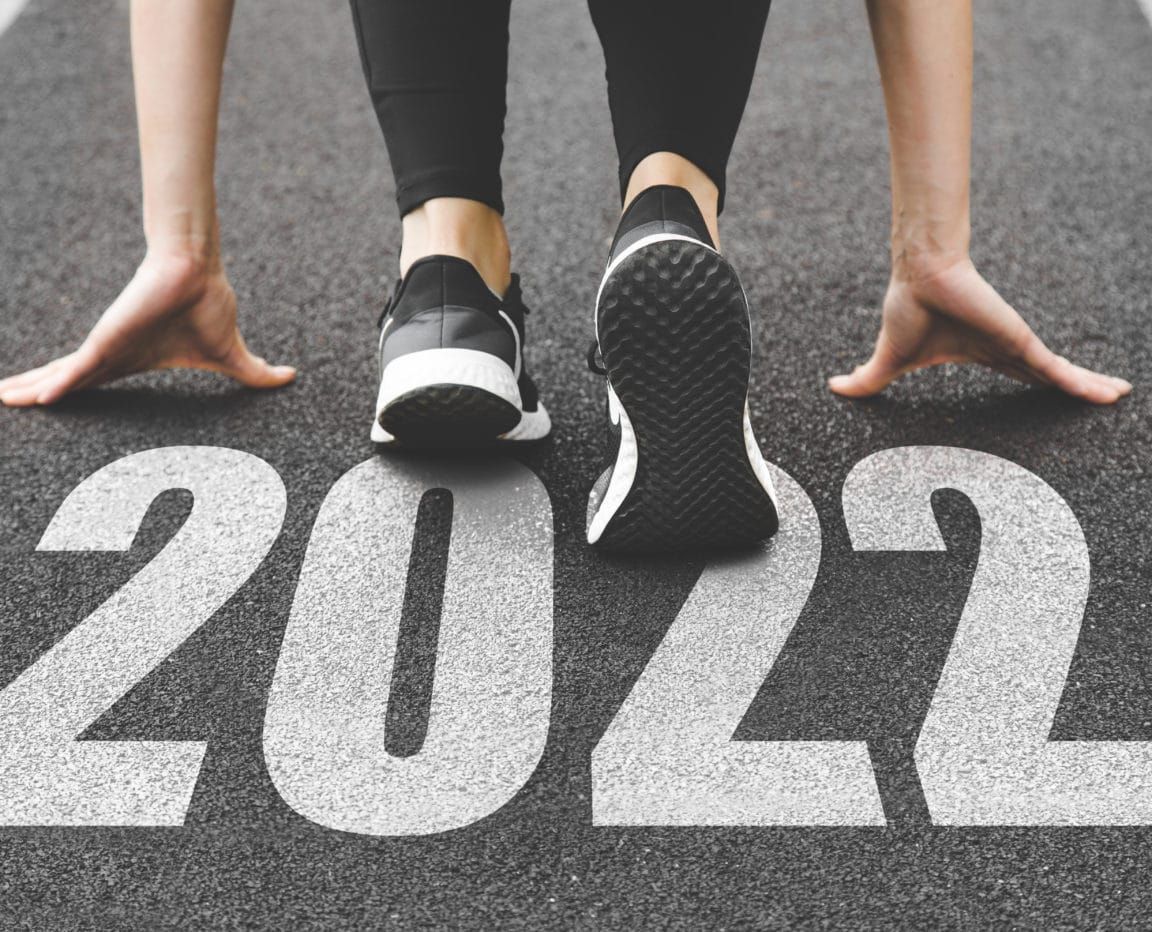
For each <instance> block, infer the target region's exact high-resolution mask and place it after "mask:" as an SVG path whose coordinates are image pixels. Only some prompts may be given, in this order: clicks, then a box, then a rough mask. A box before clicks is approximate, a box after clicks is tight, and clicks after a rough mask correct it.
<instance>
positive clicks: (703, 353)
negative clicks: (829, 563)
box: [588, 185, 778, 551]
mask: <svg viewBox="0 0 1152 932" xmlns="http://www.w3.org/2000/svg"><path fill="white" fill-rule="evenodd" d="M596 340H597V343H596V344H594V345H593V348H592V353H591V354H590V357H591V359H590V362H591V364H592V365H593V367H594V368H596V369H597V371H600V372H602V373H603V374H604V375H606V376H607V379H608V418H609V422H610V425H611V428H612V432H613V435H614V437H615V440H614V444H615V449H614V450H613V455H612V460H611V465H610V466H609V468H608V469H607V470H606V471H605V472H604V474H603V475H601V476H600V478H599V479H598V480H597V482H596V484H595V486H594V487H593V489H592V494H591V496H590V497H589V501H588V542H589V543H591V544H596V545H598V546H601V547H604V548H606V549H612V550H628V551H661V550H664V551H666V550H686V549H696V548H730V547H739V546H745V545H749V544H753V543H755V542H757V541H761V540H764V539H765V538H767V537H770V536H771V535H772V534H774V533H775V532H776V528H777V524H778V521H777V515H776V495H775V492H774V490H773V488H772V480H771V478H770V477H769V475H768V468H767V466H766V465H765V463H764V459H763V457H762V456H761V455H760V449H759V447H758V446H757V444H756V438H755V437H754V436H753V435H752V425H751V423H750V422H749V419H748V377H749V371H750V369H751V359H752V351H751V350H752V341H751V328H750V324H749V319H748V300H747V298H746V297H745V294H744V289H743V287H741V285H740V279H739V278H738V277H737V276H736V272H735V271H734V270H733V268H732V266H731V265H729V264H728V261H727V260H726V259H725V258H724V257H723V256H721V255H720V253H718V252H717V251H716V248H715V245H714V244H713V242H712V238H711V236H709V234H708V229H707V226H706V225H705V223H704V218H703V216H702V215H701V213H700V210H699V208H698V207H697V206H696V202H695V201H694V200H693V199H692V196H691V195H690V194H689V193H688V192H687V191H686V190H684V189H683V188H677V187H671V186H667V185H661V186H657V187H653V188H649V189H647V190H646V191H644V192H643V193H642V194H640V195H639V197H637V198H636V199H635V200H634V201H633V202H632V204H631V205H630V206H629V208H628V210H627V211H626V212H625V213H624V216H623V217H622V218H621V220H620V227H619V229H618V231H617V233H616V239H615V242H614V243H613V244H612V251H611V255H610V257H609V261H608V270H607V271H606V272H605V273H604V280H603V281H602V282H601V283H600V292H599V294H598V295H597V299H596ZM596 355H598V356H599V357H600V359H602V360H603V364H602V366H599V365H597V363H596V359H595V358H594V357H595V356H596Z"/></svg>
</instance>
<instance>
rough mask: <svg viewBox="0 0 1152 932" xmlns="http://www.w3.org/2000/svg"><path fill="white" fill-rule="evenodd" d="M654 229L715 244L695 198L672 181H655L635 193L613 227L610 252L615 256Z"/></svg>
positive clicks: (653, 231)
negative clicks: (660, 182)
mask: <svg viewBox="0 0 1152 932" xmlns="http://www.w3.org/2000/svg"><path fill="white" fill-rule="evenodd" d="M656 233H674V234H678V235H680V236H691V237H692V238H694V239H698V240H700V241H701V242H703V243H707V244H708V245H709V246H711V247H712V248H713V249H715V248H716V244H715V243H713V242H712V236H711V235H710V234H709V232H708V224H706V223H705V222H704V215H703V214H702V213H700V208H699V207H698V206H697V205H696V200H695V198H693V197H692V195H691V194H690V193H689V192H688V190H687V189H686V188H678V187H676V186H675V185H669V184H659V185H654V186H653V187H651V188H645V189H644V190H643V191H641V192H640V193H639V194H638V195H636V197H635V198H634V199H633V201H632V203H631V204H629V205H628V209H627V210H625V211H624V216H622V217H621V218H620V225H619V226H618V227H617V228H616V238H615V240H614V241H613V242H612V256H613V257H615V256H616V255H618V254H619V253H620V252H622V251H623V250H624V249H627V248H628V246H629V245H631V244H632V243H634V242H636V241H637V240H638V239H642V238H643V237H645V236H651V235H652V234H656Z"/></svg>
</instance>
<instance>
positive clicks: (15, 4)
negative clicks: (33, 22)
mask: <svg viewBox="0 0 1152 932" xmlns="http://www.w3.org/2000/svg"><path fill="white" fill-rule="evenodd" d="M27 5H28V0H0V35H3V34H4V30H6V29H7V28H8V27H9V26H11V25H12V23H13V21H14V20H15V19H16V17H17V16H19V15H20V11H21V10H23V9H24V7H26V6H27Z"/></svg>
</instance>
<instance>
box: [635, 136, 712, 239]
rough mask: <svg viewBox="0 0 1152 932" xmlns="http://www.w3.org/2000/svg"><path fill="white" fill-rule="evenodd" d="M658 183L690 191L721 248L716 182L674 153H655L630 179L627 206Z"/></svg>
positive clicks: (644, 160)
mask: <svg viewBox="0 0 1152 932" xmlns="http://www.w3.org/2000/svg"><path fill="white" fill-rule="evenodd" d="M658 184H671V185H676V186H677V187H680V188H686V189H687V190H688V192H689V193H690V194H691V195H692V198H693V199H694V200H695V201H696V206H697V207H699V208H700V212H701V213H702V214H703V215H704V222H705V223H706V224H707V225H708V232H709V233H711V234H712V241H713V242H714V243H716V248H717V249H719V248H720V230H719V227H718V220H717V216H716V211H717V207H718V202H719V198H720V191H719V189H718V188H717V187H716V184H715V182H713V181H712V179H711V178H709V177H708V176H707V175H706V174H704V172H702V171H701V170H700V169H699V168H697V167H696V166H695V165H694V164H692V163H691V162H689V161H688V160H687V159H686V158H684V157H683V156H680V155H676V154H675V153H674V152H653V153H652V154H651V155H649V156H646V157H645V158H644V159H643V161H641V162H640V163H639V164H638V165H637V166H636V168H635V169H634V170H633V172H632V177H630V178H629V179H628V190H627V191H625V192H624V206H625V207H627V206H628V205H629V204H631V203H632V201H633V199H634V198H635V197H636V195H637V194H639V193H640V192H641V191H643V190H645V189H646V188H651V187H652V186H653V185H658Z"/></svg>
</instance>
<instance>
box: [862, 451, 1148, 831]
mask: <svg viewBox="0 0 1152 932" xmlns="http://www.w3.org/2000/svg"><path fill="white" fill-rule="evenodd" d="M937 489H957V490H959V491H960V492H963V493H964V494H965V495H967V496H968V498H969V499H971V501H972V503H973V504H974V505H975V506H976V509H977V510H978V511H979V513H980V521H981V525H982V531H981V542H980V557H979V562H978V564H977V567H976V574H975V577H974V578H973V580H972V588H971V591H970V592H969V594H968V602H967V604H966V605H965V606H964V613H963V616H962V617H961V619H960V624H959V626H958V628H957V631H956V637H955V639H954V640H953V643H952V649H951V651H950V652H949V655H948V660H947V662H946V663H945V665H944V670H943V673H942V674H941V676H940V683H939V685H938V686H937V689H936V695H935V697H934V698H933V700H932V705H931V707H930V709H929V711H928V715H927V717H926V718H925V721H924V725H923V728H922V729H921V731H920V739H919V741H918V742H917V744H916V752H915V758H916V766H917V768H918V770H919V772H920V779H921V782H922V784H923V787H924V795H925V797H926V798H927V801H928V808H929V810H930V812H931V814H932V818H933V821H935V822H936V823H938V824H943V825H1147V824H1149V823H1152V743H1150V742H1146V741H1143V742H1137V741H1127V742H1125V741H1049V740H1048V733H1049V731H1050V729H1051V725H1052V719H1053V716H1054V715H1055V713H1056V707H1057V705H1058V703H1059V701H1060V694H1061V692H1062V691H1063V688H1064V683H1065V679H1066V677H1067V675H1068V668H1069V665H1070V664H1071V662H1072V655H1073V652H1074V651H1075V648H1076V640H1077V637H1078V635H1079V632H1080V623H1081V618H1082V616H1083V613H1084V606H1085V603H1086V602H1087V599H1088V582H1089V562H1088V548H1087V546H1086V545H1085V543H1084V535H1083V533H1082V531H1081V530H1080V524H1079V522H1078V521H1077V520H1076V516H1075V515H1074V514H1073V513H1072V511H1071V509H1070V508H1069V507H1068V505H1067V504H1066V503H1065V502H1064V500H1063V499H1062V498H1061V497H1060V496H1059V495H1057V494H1056V492H1055V491H1054V490H1053V489H1052V488H1051V487H1050V486H1048V485H1047V484H1046V483H1045V482H1044V481H1043V480H1042V479H1040V478H1038V477H1037V476H1035V475H1033V474H1032V473H1030V472H1029V471H1028V470H1026V469H1024V468H1023V467H1021V466H1017V465H1016V464H1014V463H1011V462H1009V461H1008V460H1004V459H1000V458H999V457H996V456H992V455H990V454H987V453H979V452H976V451H974V450H964V449H960V448H956V447H902V448H898V449H895V450H885V451H883V452H881V453H877V454H875V455H873V456H870V457H868V458H867V459H865V460H863V461H862V462H860V463H859V464H858V465H857V466H856V467H855V468H854V469H853V470H852V472H851V473H850V474H849V476H848V479H847V480H846V481H845V483H844V517H845V520H846V521H847V524H848V530H849V533H850V534H851V536H852V540H853V544H854V545H855V547H856V549H857V550H943V549H944V541H943V539H942V538H941V536H940V532H939V529H938V528H937V526H936V521H935V519H934V518H933V515H932V508H931V503H930V500H931V495H932V492H933V491H935V490H937Z"/></svg>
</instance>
